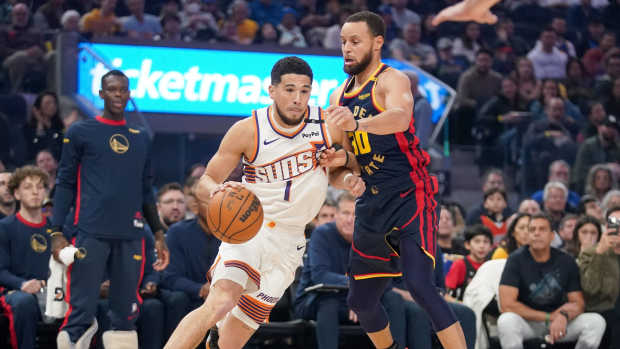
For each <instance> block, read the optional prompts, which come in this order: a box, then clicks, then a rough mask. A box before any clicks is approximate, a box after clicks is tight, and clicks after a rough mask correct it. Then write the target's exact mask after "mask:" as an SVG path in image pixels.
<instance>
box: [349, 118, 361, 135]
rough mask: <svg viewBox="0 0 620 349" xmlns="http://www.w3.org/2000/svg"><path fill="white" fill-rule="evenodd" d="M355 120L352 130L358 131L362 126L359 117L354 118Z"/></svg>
mask: <svg viewBox="0 0 620 349" xmlns="http://www.w3.org/2000/svg"><path fill="white" fill-rule="evenodd" d="M354 120H355V128H354V129H353V130H352V131H351V132H355V131H357V129H358V128H360V122H359V121H358V120H357V119H354Z"/></svg>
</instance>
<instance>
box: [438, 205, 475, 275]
mask: <svg viewBox="0 0 620 349" xmlns="http://www.w3.org/2000/svg"><path fill="white" fill-rule="evenodd" d="M455 235H456V231H455V225H454V215H453V214H452V211H451V210H450V209H449V208H448V207H446V206H443V205H442V206H441V211H440V213H439V224H438V225H437V245H439V247H441V250H442V251H445V253H442V256H443V259H444V260H443V266H444V271H443V273H444V274H447V273H448V271H450V267H451V266H452V263H453V262H454V261H456V260H459V259H463V257H464V256H466V255H467V254H468V253H469V251H467V249H466V248H465V245H464V243H463V239H460V238H457V237H456V236H455Z"/></svg>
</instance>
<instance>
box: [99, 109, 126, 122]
mask: <svg viewBox="0 0 620 349" xmlns="http://www.w3.org/2000/svg"><path fill="white" fill-rule="evenodd" d="M101 117H103V118H104V119H108V120H112V121H122V120H124V119H125V116H124V115H123V114H117V115H114V114H112V113H110V112H109V111H107V110H104V111H103V115H101Z"/></svg>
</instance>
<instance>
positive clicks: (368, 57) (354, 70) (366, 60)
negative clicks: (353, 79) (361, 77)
mask: <svg viewBox="0 0 620 349" xmlns="http://www.w3.org/2000/svg"><path fill="white" fill-rule="evenodd" d="M372 49H373V48H372V47H371V48H370V50H369V51H368V53H367V54H365V55H364V57H362V60H361V61H360V62H359V63H358V64H354V65H349V66H347V65H346V64H345V65H344V67H343V68H344V72H345V73H347V74H349V75H357V74H359V73H361V72H363V71H364V70H366V68H368V66H369V65H370V62H371V61H372Z"/></svg>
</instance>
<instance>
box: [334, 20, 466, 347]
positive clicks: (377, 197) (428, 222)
mask: <svg viewBox="0 0 620 349" xmlns="http://www.w3.org/2000/svg"><path fill="white" fill-rule="evenodd" d="M384 36H385V23H384V22H383V19H382V18H381V17H380V16H379V15H377V14H374V13H372V12H368V11H362V12H358V13H356V14H353V15H351V16H349V17H348V18H347V20H346V21H345V23H344V24H343V26H342V30H341V31H340V37H341V40H342V54H343V56H344V70H345V72H346V73H347V74H349V78H348V79H347V81H346V82H345V83H344V84H343V85H341V86H340V87H339V88H338V89H337V90H336V91H335V92H334V93H333V94H332V96H331V97H330V104H331V105H330V107H329V108H327V110H326V111H327V113H328V120H330V121H331V122H333V123H335V124H336V125H338V126H339V127H340V128H341V129H343V130H344V131H346V132H347V135H348V137H349V140H350V141H351V145H352V149H353V152H354V154H349V153H346V154H347V155H346V156H344V154H345V153H344V151H343V150H339V151H338V153H339V155H338V156H333V155H334V153H331V155H330V152H333V149H332V150H330V151H327V152H326V155H325V157H323V159H324V160H325V159H336V158H337V159H339V160H341V161H340V162H339V163H332V164H330V165H329V166H330V167H331V166H338V165H342V164H343V163H344V164H346V163H348V162H349V161H350V160H352V159H353V158H355V160H356V161H357V163H358V164H359V167H360V169H361V176H362V179H363V180H364V182H365V184H366V191H365V192H364V194H363V195H362V196H361V197H360V198H359V199H358V200H357V202H356V208H355V211H356V219H355V228H354V236H353V244H352V246H351V248H352V250H353V252H352V256H351V267H350V283H349V284H350V286H349V295H348V303H349V308H350V309H351V310H353V311H354V312H355V313H356V314H357V316H358V319H359V322H360V325H361V326H362V327H363V328H364V330H365V331H366V333H368V336H369V337H370V339H371V340H372V342H373V343H374V345H375V346H376V347H377V348H379V349H385V348H398V346H397V344H396V342H394V340H393V339H392V336H391V334H390V327H389V323H388V317H387V315H386V312H385V310H384V309H383V307H382V306H381V303H380V298H381V295H382V294H383V292H384V290H385V289H386V287H387V286H388V285H389V284H390V278H392V277H399V276H401V275H402V276H403V277H404V280H405V283H406V284H407V288H408V289H409V291H410V292H411V295H412V296H413V298H414V299H415V301H416V303H418V304H419V305H420V306H421V307H422V308H423V309H424V310H425V311H426V312H427V313H428V314H429V316H430V318H431V320H432V323H433V326H434V329H435V331H436V332H437V336H438V337H439V340H440V341H441V344H442V345H443V347H444V348H448V349H465V348H466V347H467V345H466V343H465V337H464V335H463V331H462V329H461V326H460V324H459V322H458V321H457V319H456V317H455V315H454V313H453V312H452V310H451V309H450V307H449V306H448V304H447V303H446V301H445V300H444V299H443V297H441V295H439V293H438V292H437V289H436V287H435V284H434V275H433V268H434V267H435V250H436V240H437V239H436V234H435V233H436V230H437V223H438V217H439V214H438V207H437V203H436V202H435V199H434V197H435V194H436V193H437V191H438V184H437V179H436V178H435V177H434V176H431V175H430V174H429V173H428V170H427V166H428V164H429V163H430V157H429V156H428V154H427V153H426V152H424V151H423V150H422V149H421V148H420V141H419V139H418V138H417V137H416V136H415V128H414V119H413V96H412V95H411V88H410V83H409V78H408V77H407V76H406V75H405V74H404V73H402V72H400V71H398V70H396V69H394V68H391V67H389V66H387V65H385V64H384V63H382V62H381V47H382V45H383V43H384ZM330 175H332V176H333V178H332V181H331V183H332V184H334V183H343V182H344V180H345V179H346V178H347V177H348V176H351V175H353V174H352V173H351V171H350V170H348V169H336V170H333V171H332V172H331V173H330ZM401 268H402V273H401V272H400V270H401Z"/></svg>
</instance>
